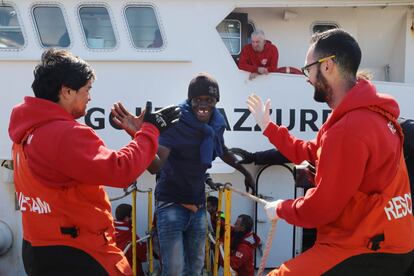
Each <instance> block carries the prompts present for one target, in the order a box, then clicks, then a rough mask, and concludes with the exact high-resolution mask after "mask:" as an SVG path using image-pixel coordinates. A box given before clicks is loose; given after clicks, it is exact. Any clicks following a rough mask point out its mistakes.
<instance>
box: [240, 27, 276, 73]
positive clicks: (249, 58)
mask: <svg viewBox="0 0 414 276" xmlns="http://www.w3.org/2000/svg"><path fill="white" fill-rule="evenodd" d="M278 59H279V52H278V50H277V48H276V46H275V45H273V44H272V42H270V41H269V40H266V38H265V34H264V32H263V31H262V30H256V31H254V32H253V33H252V35H251V44H247V45H246V46H244V47H243V50H242V51H241V54H240V60H239V68H240V70H244V71H247V72H250V75H249V79H250V80H252V79H254V78H255V77H257V76H258V75H267V74H269V73H270V72H276V70H277V62H278Z"/></svg>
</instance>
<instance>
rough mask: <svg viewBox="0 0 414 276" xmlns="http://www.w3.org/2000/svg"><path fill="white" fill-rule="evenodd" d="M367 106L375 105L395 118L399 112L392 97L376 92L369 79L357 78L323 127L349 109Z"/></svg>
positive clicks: (330, 123) (332, 122) (333, 121)
mask: <svg viewBox="0 0 414 276" xmlns="http://www.w3.org/2000/svg"><path fill="white" fill-rule="evenodd" d="M368 106H377V107H379V108H381V109H383V110H385V111H387V112H389V113H391V114H392V115H393V116H394V117H395V118H398V116H399V114H400V109H399V107H398V104H397V102H396V101H395V99H394V98H393V97H391V96H389V95H385V94H380V93H377V91H376V88H375V86H374V85H373V84H372V83H371V82H370V81H367V80H364V79H359V80H358V81H357V83H356V84H355V86H354V87H352V89H351V90H349V91H348V93H347V95H346V96H345V98H344V99H343V100H342V102H341V103H340V104H339V106H338V107H337V108H335V109H334V111H333V112H332V114H331V116H330V117H329V119H328V121H327V122H326V123H325V127H329V126H330V125H332V124H334V123H335V122H337V121H338V120H339V119H340V118H341V117H342V116H343V115H345V114H346V113H347V112H349V111H351V110H354V109H359V108H365V107H368Z"/></svg>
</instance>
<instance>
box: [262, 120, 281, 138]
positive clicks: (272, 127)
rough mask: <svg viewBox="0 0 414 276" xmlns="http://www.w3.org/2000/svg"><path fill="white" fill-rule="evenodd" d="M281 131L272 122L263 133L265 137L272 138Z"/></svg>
mask: <svg viewBox="0 0 414 276" xmlns="http://www.w3.org/2000/svg"><path fill="white" fill-rule="evenodd" d="M278 129H279V126H278V125H276V124H275V123H274V122H270V123H269V124H268V125H267V127H266V129H265V130H264V131H263V135H264V136H266V137H267V138H270V136H272V134H273V133H275V132H276V131H277V130H278Z"/></svg>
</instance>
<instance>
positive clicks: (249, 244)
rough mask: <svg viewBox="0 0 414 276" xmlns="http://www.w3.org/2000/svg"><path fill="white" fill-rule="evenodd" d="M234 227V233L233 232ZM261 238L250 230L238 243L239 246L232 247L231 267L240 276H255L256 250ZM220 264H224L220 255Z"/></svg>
mask: <svg viewBox="0 0 414 276" xmlns="http://www.w3.org/2000/svg"><path fill="white" fill-rule="evenodd" d="M233 231H234V230H233V229H232V233H233ZM233 242H234V237H233V235H232V243H233ZM260 242H261V241H260V238H259V236H257V235H256V234H255V233H253V232H249V233H247V234H246V235H244V237H243V238H242V240H241V241H240V243H239V244H238V245H237V248H231V253H230V267H231V268H232V269H233V270H234V271H236V272H237V275H239V276H254V263H253V262H254V251H255V250H256V248H257V247H258V246H259V245H260ZM219 261H220V265H221V266H223V259H222V258H221V256H220V259H219Z"/></svg>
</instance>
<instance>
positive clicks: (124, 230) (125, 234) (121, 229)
mask: <svg viewBox="0 0 414 276" xmlns="http://www.w3.org/2000/svg"><path fill="white" fill-rule="evenodd" d="M115 219H116V220H115V221H114V226H115V241H116V245H117V246H118V247H119V248H120V249H121V250H122V251H124V252H125V248H126V247H129V249H128V250H127V252H126V253H125V256H126V258H127V260H128V262H129V265H130V266H131V267H132V244H131V243H132V206H131V205H130V204H125V203H122V204H119V205H118V207H116V210H115ZM136 240H137V241H138V240H139V236H138V235H136ZM146 254H147V243H146V242H137V275H138V276H144V275H145V274H144V271H143V270H142V263H143V262H145V261H146V260H147V255H146Z"/></svg>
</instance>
